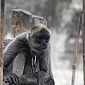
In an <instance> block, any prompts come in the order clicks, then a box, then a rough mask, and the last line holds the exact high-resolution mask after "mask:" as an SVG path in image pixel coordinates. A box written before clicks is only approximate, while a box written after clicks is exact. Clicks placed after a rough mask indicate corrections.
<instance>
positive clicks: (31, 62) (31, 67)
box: [23, 54, 39, 74]
mask: <svg viewBox="0 0 85 85" xmlns="http://www.w3.org/2000/svg"><path fill="white" fill-rule="evenodd" d="M33 57H34V56H33V55H31V54H30V55H29V56H27V57H26V62H25V66H24V72H23V74H29V73H32V72H37V71H38V70H39V61H38V57H37V56H36V57H35V58H34V59H33Z"/></svg>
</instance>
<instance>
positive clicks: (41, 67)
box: [3, 32, 54, 85]
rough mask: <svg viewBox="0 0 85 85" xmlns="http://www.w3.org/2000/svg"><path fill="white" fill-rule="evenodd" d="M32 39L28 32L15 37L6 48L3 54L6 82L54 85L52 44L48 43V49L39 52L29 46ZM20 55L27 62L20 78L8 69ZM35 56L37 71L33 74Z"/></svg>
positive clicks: (16, 84) (18, 84)
mask: <svg viewBox="0 0 85 85" xmlns="http://www.w3.org/2000/svg"><path fill="white" fill-rule="evenodd" d="M31 37H32V36H31ZM31 37H30V36H29V35H28V32H25V33H22V34H20V35H18V36H17V37H15V38H14V40H13V41H11V42H10V43H9V44H8V45H7V47H6V48H5V50H4V52H3V55H4V82H5V83H6V82H9V83H10V84H9V85H12V84H13V83H14V84H15V85H54V80H53V76H52V72H51V66H50V44H49V42H48V43H47V47H46V49H45V50H42V51H41V50H40V51H39V52H38V50H35V49H32V48H31V46H30V44H29V40H30V38H31ZM35 45H36V44H35ZM20 53H22V55H24V57H25V58H26V62H25V66H24V71H23V74H22V75H21V76H18V75H17V74H16V73H11V71H9V69H8V67H9V66H10V64H11V62H13V60H14V59H15V58H16V56H17V55H18V54H20ZM34 55H36V56H37V57H36V66H35V68H34V70H35V71H34V72H32V58H33V56H34ZM29 66H30V68H29ZM29 69H30V71H29ZM40 76H41V77H40ZM38 80H39V81H38Z"/></svg>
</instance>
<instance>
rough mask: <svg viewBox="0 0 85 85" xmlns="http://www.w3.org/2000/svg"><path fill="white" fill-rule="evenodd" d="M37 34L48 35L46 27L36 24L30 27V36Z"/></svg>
mask: <svg viewBox="0 0 85 85" xmlns="http://www.w3.org/2000/svg"><path fill="white" fill-rule="evenodd" d="M39 32H43V33H48V34H50V32H49V29H48V27H47V26H45V25H43V24H38V25H35V26H33V27H32V30H31V34H32V35H34V34H36V33H39Z"/></svg>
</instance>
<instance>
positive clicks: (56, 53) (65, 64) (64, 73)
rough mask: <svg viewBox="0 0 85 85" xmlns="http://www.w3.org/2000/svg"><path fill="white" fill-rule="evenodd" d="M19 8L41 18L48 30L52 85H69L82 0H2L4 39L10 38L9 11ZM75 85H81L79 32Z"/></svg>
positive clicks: (81, 64) (81, 63)
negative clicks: (53, 81)
mask: <svg viewBox="0 0 85 85" xmlns="http://www.w3.org/2000/svg"><path fill="white" fill-rule="evenodd" d="M14 8H20V9H25V10H28V11H30V12H31V13H32V14H35V15H39V16H43V17H44V18H46V19H47V21H48V27H49V29H50V30H51V40H50V42H51V62H52V72H53V75H54V79H55V83H56V85H71V79H72V57H73V51H74V47H75V44H76V43H75V39H76V36H77V32H78V28H77V25H78V18H79V13H80V11H81V10H82V0H6V2H5V29H4V35H5V37H4V39H5V38H6V39H8V38H13V37H12V34H11V32H12V25H11V23H12V20H11V9H14ZM79 42H80V47H79V53H78V60H77V72H76V79H75V85H83V62H82V32H81V37H80V39H79Z"/></svg>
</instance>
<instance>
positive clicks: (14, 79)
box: [4, 73, 19, 85]
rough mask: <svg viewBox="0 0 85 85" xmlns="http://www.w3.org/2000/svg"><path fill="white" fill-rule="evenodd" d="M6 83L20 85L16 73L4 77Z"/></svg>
mask: <svg viewBox="0 0 85 85" xmlns="http://www.w3.org/2000/svg"><path fill="white" fill-rule="evenodd" d="M4 83H7V85H19V77H18V76H17V75H15V74H14V73H10V74H8V75H6V76H5V77H4Z"/></svg>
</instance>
